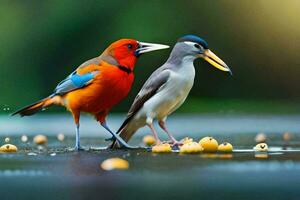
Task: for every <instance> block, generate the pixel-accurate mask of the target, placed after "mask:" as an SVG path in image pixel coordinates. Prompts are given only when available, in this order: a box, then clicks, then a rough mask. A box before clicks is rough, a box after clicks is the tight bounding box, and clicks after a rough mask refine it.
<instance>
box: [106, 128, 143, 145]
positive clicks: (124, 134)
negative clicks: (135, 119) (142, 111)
mask: <svg viewBox="0 0 300 200" xmlns="http://www.w3.org/2000/svg"><path fill="white" fill-rule="evenodd" d="M139 128H140V127H139V126H136V125H134V124H133V123H129V124H127V125H126V126H125V127H124V128H123V129H122V130H121V132H120V134H119V135H120V137H121V138H122V139H123V140H124V141H125V142H128V141H129V140H130V138H131V137H132V136H133V135H134V134H135V132H136V131H137V130H138V129H139ZM110 148H112V149H118V148H121V146H120V145H119V143H118V142H117V141H116V140H114V141H113V142H112V144H111V146H110Z"/></svg>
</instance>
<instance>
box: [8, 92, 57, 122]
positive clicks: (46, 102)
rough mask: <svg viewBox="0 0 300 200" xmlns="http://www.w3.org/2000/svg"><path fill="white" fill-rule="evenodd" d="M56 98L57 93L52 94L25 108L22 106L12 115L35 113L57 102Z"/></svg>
mask: <svg viewBox="0 0 300 200" xmlns="http://www.w3.org/2000/svg"><path fill="white" fill-rule="evenodd" d="M54 98H55V95H50V96H49V97H47V98H44V99H42V100H39V101H37V102H35V103H33V104H30V105H28V106H26V107H24V108H21V109H20V110H17V111H16V112H14V113H13V114H12V115H20V116H21V117H23V116H30V115H34V114H35V113H37V112H39V111H41V110H43V109H45V108H48V107H49V106H51V105H53V104H54V102H55V100H54Z"/></svg>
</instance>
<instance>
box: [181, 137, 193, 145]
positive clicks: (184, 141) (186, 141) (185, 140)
mask: <svg viewBox="0 0 300 200" xmlns="http://www.w3.org/2000/svg"><path fill="white" fill-rule="evenodd" d="M181 142H182V143H183V144H188V143H191V142H194V140H193V138H189V137H185V138H183V139H182V140H181Z"/></svg>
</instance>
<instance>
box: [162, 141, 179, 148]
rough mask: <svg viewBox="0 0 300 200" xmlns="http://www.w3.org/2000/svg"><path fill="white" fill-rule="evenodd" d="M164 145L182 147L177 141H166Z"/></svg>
mask: <svg viewBox="0 0 300 200" xmlns="http://www.w3.org/2000/svg"><path fill="white" fill-rule="evenodd" d="M165 143H169V144H170V145H172V146H177V147H178V146H182V145H183V143H182V142H181V141H177V140H169V141H166V142H165Z"/></svg>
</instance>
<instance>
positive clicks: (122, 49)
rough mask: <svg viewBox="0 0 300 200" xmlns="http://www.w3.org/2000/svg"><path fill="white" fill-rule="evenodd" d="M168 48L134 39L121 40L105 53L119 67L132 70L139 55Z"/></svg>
mask: <svg viewBox="0 0 300 200" xmlns="http://www.w3.org/2000/svg"><path fill="white" fill-rule="evenodd" d="M168 47H169V46H166V45H161V44H152V43H145V42H139V41H137V40H134V39H121V40H118V41H116V42H114V43H112V44H111V45H110V46H109V47H108V48H107V49H106V50H105V52H106V53H107V54H108V55H110V56H112V57H113V58H114V59H115V60H116V61H117V62H118V64H119V65H121V66H124V67H128V68H129V69H131V70H133V68H134V65H135V62H136V60H137V58H138V57H139V56H140V55H141V54H143V53H146V52H150V51H155V50H159V49H165V48H168Z"/></svg>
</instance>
